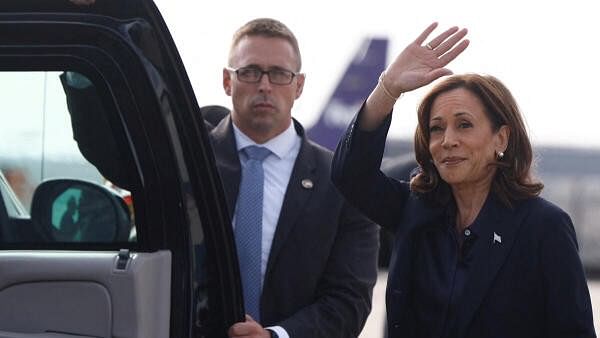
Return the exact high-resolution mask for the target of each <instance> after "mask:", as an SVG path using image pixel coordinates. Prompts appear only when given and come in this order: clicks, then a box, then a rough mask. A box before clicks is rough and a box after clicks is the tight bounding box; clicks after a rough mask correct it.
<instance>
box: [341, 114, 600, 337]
mask: <svg viewBox="0 0 600 338" xmlns="http://www.w3.org/2000/svg"><path fill="white" fill-rule="evenodd" d="M356 119H357V118H356V117H355V120H354V121H353V122H352V124H351V125H350V127H349V128H348V130H347V132H346V134H345V135H344V137H343V138H342V140H341V141H340V143H339V145H338V148H337V150H336V153H335V158H334V161H333V167H332V179H333V181H334V183H335V185H336V186H337V187H338V189H339V190H340V191H341V192H342V193H343V194H344V195H345V197H346V198H347V199H348V201H349V202H350V203H352V204H354V205H355V206H356V207H358V208H359V209H360V210H362V211H363V212H364V213H365V214H366V215H367V216H368V217H370V218H371V219H372V220H373V221H375V222H376V223H378V224H380V225H381V226H383V227H385V228H388V229H390V230H392V231H394V233H395V239H394V251H393V253H392V260H391V264H390V270H389V275H388V284H387V294H386V305H387V320H388V337H389V338H398V337H416V335H417V334H416V332H417V330H418V328H416V327H415V326H416V323H415V320H414V318H413V315H414V311H413V309H412V306H411V303H413V302H418V301H419V300H418V299H413V297H412V293H411V291H412V290H411V287H410V285H411V281H412V279H411V271H412V268H413V266H412V262H413V261H414V259H413V257H414V255H415V246H416V245H418V243H419V242H418V241H417V240H416V239H417V238H419V237H420V236H423V235H425V236H426V235H427V231H428V229H431V228H432V227H438V226H440V224H443V221H442V220H441V217H442V213H443V211H442V210H441V209H442V208H439V207H438V208H435V207H432V206H431V205H430V204H428V203H426V202H425V201H424V200H423V199H422V198H420V197H418V196H417V195H415V194H413V193H411V192H410V191H409V187H408V184H407V183H406V182H399V181H396V180H394V179H391V178H388V177H386V176H385V175H384V174H383V173H381V171H380V170H379V167H380V164H381V159H382V156H383V149H384V146H385V139H386V137H387V131H388V128H389V125H390V122H391V116H390V117H388V118H387V119H386V121H385V122H384V123H383V125H382V126H381V127H380V128H379V129H377V130H375V131H373V132H364V131H360V130H358V127H357V126H356ZM478 221H479V222H478V223H479V224H488V225H491V226H485V227H483V228H486V229H485V232H484V233H480V234H479V238H478V239H477V241H476V242H475V244H474V246H473V247H472V249H471V250H473V253H474V255H473V257H475V260H474V261H473V263H472V265H471V266H470V268H469V272H468V273H469V275H468V277H467V278H468V279H467V282H466V285H465V288H464V292H463V298H462V299H461V300H460V301H459V305H458V308H457V318H456V323H455V330H454V331H453V332H452V334H451V336H452V337H461V338H462V337H472V338H485V337H490V338H492V337H497V338H518V337H523V338H535V337H540V338H542V337H544V338H549V337H561V338H562V337H595V336H596V335H595V333H594V324H593V319H592V307H591V302H590V296H589V291H588V288H587V283H586V279H585V276H584V272H583V268H582V265H581V261H580V259H579V255H578V252H577V251H578V248H577V241H576V238H575V231H574V229H573V224H572V222H571V219H570V217H569V215H567V214H566V213H565V212H564V211H562V210H561V209H560V208H558V207H557V206H555V205H553V204H552V203H550V202H548V201H546V200H544V199H542V198H531V199H527V200H521V201H516V202H515V203H513V206H512V208H509V207H507V206H505V205H504V204H502V203H500V201H498V200H497V199H496V198H495V197H494V194H493V193H490V196H488V199H487V201H486V202H485V204H484V206H483V208H482V210H481V212H480V213H479V216H478Z"/></svg>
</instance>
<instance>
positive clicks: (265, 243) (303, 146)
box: [211, 19, 378, 338]
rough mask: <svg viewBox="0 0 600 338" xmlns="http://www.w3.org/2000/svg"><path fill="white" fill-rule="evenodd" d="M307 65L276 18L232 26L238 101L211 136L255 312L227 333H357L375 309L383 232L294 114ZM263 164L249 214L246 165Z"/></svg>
mask: <svg viewBox="0 0 600 338" xmlns="http://www.w3.org/2000/svg"><path fill="white" fill-rule="evenodd" d="M300 69H301V58H300V52H299V49H298V43H297V41H296V38H295V37H294V35H293V33H292V32H291V31H290V30H289V29H288V28H287V27H286V26H285V25H283V24H282V23H281V22H278V21H276V20H272V19H257V20H253V21H250V22H248V23H247V24H245V25H244V26H242V27H241V28H240V29H239V30H238V31H237V32H236V33H235V35H234V37H233V41H232V45H231V49H230V53H229V65H228V67H226V68H224V69H223V87H224V89H225V93H226V94H227V95H229V96H231V99H232V106H233V108H232V111H231V114H230V115H229V116H227V117H225V118H224V119H223V120H222V121H221V122H220V123H219V124H218V125H217V126H216V127H215V128H214V129H213V130H212V131H211V138H212V141H213V145H214V148H215V156H216V157H217V166H218V168H219V171H220V173H221V178H222V180H223V184H224V188H225V194H226V196H227V199H228V202H229V206H230V214H231V215H232V218H233V223H234V229H235V231H234V232H235V234H236V243H237V249H238V257H239V259H240V269H241V271H242V284H244V301H245V306H246V312H247V313H248V315H247V316H246V321H245V322H241V323H236V324H234V325H233V326H232V327H231V328H230V329H229V336H230V337H282V338H283V337H290V338H304V337H306V338H315V337H328V338H329V337H357V336H358V335H359V333H360V331H361V329H362V327H363V325H364V323H365V320H366V318H367V316H368V314H369V312H370V309H371V292H372V288H373V286H374V284H375V281H376V277H377V267H376V261H377V249H378V232H377V231H378V230H377V227H376V225H375V224H373V223H371V222H370V221H368V220H366V219H365V218H364V217H363V216H362V215H360V214H358V213H357V211H356V210H355V209H353V208H352V207H350V206H349V205H348V204H347V203H346V202H345V200H343V198H342V197H341V196H340V195H339V193H338V192H337V190H336V189H335V188H334V187H333V185H332V184H331V182H330V179H329V177H330V163H331V159H332V154H331V153H330V152H329V151H328V150H325V149H324V148H322V147H320V146H318V145H316V144H315V143H312V142H311V141H309V140H307V139H306V136H305V135H304V129H303V128H302V126H301V125H300V124H299V123H298V122H297V121H295V120H293V119H292V117H291V109H292V106H293V104H294V101H295V100H296V99H297V98H299V97H300V95H301V94H302V89H303V85H304V79H305V75H304V74H302V73H300ZM256 146H258V148H262V150H264V148H266V149H268V150H266V151H265V153H266V157H265V158H264V160H255V159H254V158H253V157H252V156H253V155H251V153H250V152H248V151H247V149H246V148H251V149H256ZM256 161H259V164H258V167H257V168H258V169H256V170H259V171H260V173H261V174H260V175H261V177H260V184H261V185H264V188H262V187H261V188H258V191H255V192H254V193H253V194H254V195H253V196H254V197H255V198H253V200H252V201H251V202H256V200H259V202H260V201H262V207H261V206H260V203H259V204H258V205H259V206H258V207H257V208H259V209H262V212H258V213H259V215H258V216H252V217H250V216H247V214H245V213H244V212H246V211H244V210H246V209H247V208H246V204H247V203H251V202H247V198H246V197H245V196H246V192H247V190H246V189H247V188H246V183H245V182H246V181H248V180H249V178H248V177H250V174H247V171H246V170H248V171H249V168H250V167H252V168H254V167H255V166H256V163H255V162H256ZM260 161H262V163H260ZM261 164H262V166H261ZM261 167H262V168H261ZM252 170H255V169H252ZM255 211H256V210H255ZM259 211H260V210H259ZM254 218H258V222H257V223H258V225H257V228H256V230H255V232H260V236H258V237H260V239H259V240H257V241H258V242H259V246H260V250H259V251H258V252H259V254H258V255H259V256H260V257H259V258H258V259H257V261H258V263H256V261H255V262H254V263H256V264H258V265H260V270H259V271H260V275H259V277H258V279H259V280H258V284H252V283H253V282H256V280H253V279H252V278H254V277H249V275H251V274H252V273H251V272H248V273H247V272H246V271H248V266H249V265H252V264H253V263H249V262H248V261H252V259H253V258H252V257H250V256H252V253H250V250H251V249H249V248H247V242H248V241H250V239H249V238H250V237H257V236H252V235H251V234H248V233H247V232H245V233H243V231H246V230H242V228H244V229H245V228H246V226H247V224H246V223H247V220H248V219H254ZM242 233H243V234H242ZM252 250H256V249H254V248H253V249H252ZM254 252H257V251H254ZM251 270H252V269H251V268H250V271H251Z"/></svg>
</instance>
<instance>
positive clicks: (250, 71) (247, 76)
mask: <svg viewBox="0 0 600 338" xmlns="http://www.w3.org/2000/svg"><path fill="white" fill-rule="evenodd" d="M225 69H227V70H228V71H230V72H234V73H235V74H236V76H237V78H238V80H240V81H242V82H246V83H258V82H260V80H262V77H263V75H264V74H267V77H268V78H269V82H270V83H271V84H274V85H289V84H290V83H292V81H293V80H294V77H296V76H297V75H298V74H300V73H294V72H292V71H291V70H285V69H281V68H273V69H269V70H262V69H260V68H258V67H241V68H238V69H233V68H229V67H226V68H225Z"/></svg>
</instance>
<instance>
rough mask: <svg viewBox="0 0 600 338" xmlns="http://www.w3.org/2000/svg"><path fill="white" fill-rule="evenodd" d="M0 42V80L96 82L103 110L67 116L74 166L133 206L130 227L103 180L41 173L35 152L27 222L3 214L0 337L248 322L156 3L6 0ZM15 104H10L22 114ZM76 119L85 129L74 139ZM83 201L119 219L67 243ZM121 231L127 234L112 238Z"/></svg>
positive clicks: (200, 332) (185, 85) (223, 217)
mask: <svg viewBox="0 0 600 338" xmlns="http://www.w3.org/2000/svg"><path fill="white" fill-rule="evenodd" d="M0 36H1V37H2V38H1V39H0V69H1V71H2V72H0V73H4V74H10V76H20V77H27V76H29V75H31V74H42V75H43V78H44V83H45V85H44V90H45V91H44V93H48V92H49V91H48V90H47V89H46V85H47V83H54V84H56V83H59V84H60V82H59V81H60V80H59V75H60V74H64V72H74V73H77V74H81V75H83V76H84V77H85V78H87V79H89V80H90V81H91V82H92V83H93V85H94V88H95V90H96V91H97V101H96V102H89V103H88V105H89V110H90V113H89V114H88V115H84V116H79V117H77V118H76V117H75V116H73V115H71V116H69V115H66V116H68V117H70V119H71V121H70V122H71V125H70V126H69V128H68V130H69V131H70V132H72V134H73V135H68V137H72V136H75V139H76V140H78V142H79V144H78V149H77V150H78V151H79V152H81V154H79V158H80V159H82V158H83V159H84V161H83V162H86V161H87V162H89V163H88V164H89V166H90V167H92V168H93V167H95V168H98V169H99V171H100V174H102V176H104V177H103V179H109V180H111V181H119V183H121V185H126V187H125V188H126V189H127V190H129V191H130V192H131V197H132V199H133V208H132V210H134V213H133V214H134V216H133V217H131V219H130V218H127V217H128V216H124V215H126V213H121V211H123V210H121V209H120V208H121V207H122V205H120V202H118V196H116V195H114V194H109V193H107V192H106V191H104V190H103V188H102V187H101V184H102V180H100V179H99V180H98V181H97V182H92V183H89V182H82V181H81V180H80V177H79V172H78V169H77V168H78V167H77V166H76V165H75V164H73V165H70V168H68V170H67V169H65V170H62V171H61V172H54V173H51V174H50V173H47V172H48V170H49V169H48V168H49V167H50V163H51V160H50V152H48V151H46V150H43V151H42V152H41V153H42V155H40V158H36V161H38V160H39V161H38V162H39V163H37V164H36V165H37V166H38V167H41V170H40V171H41V172H42V174H41V175H39V176H41V177H38V178H37V179H35V180H33V181H35V182H33V183H30V184H31V185H32V191H33V198H32V199H31V202H30V203H31V210H32V212H31V217H18V218H17V217H11V216H10V215H8V214H6V213H3V215H0V216H2V217H1V218H0V221H1V224H0V226H1V227H2V232H0V234H1V235H2V237H0V336H6V337H27V336H28V335H31V336H36V337H37V335H40V334H44V333H46V334H48V333H54V334H56V335H57V336H58V337H60V336H61V335H64V336H65V337H78V336H81V337H85V336H93V337H113V336H114V337H117V336H118V337H225V336H226V331H227V329H228V327H229V326H230V325H231V324H232V323H234V322H236V321H239V320H241V319H242V318H243V313H244V311H243V305H242V304H243V302H242V298H241V291H240V281H239V271H238V266H237V260H236V254H235V246H234V241H233V235H232V230H231V222H230V219H229V216H228V214H227V207H226V205H225V199H224V197H223V192H222V187H221V182H220V179H219V175H218V173H217V170H216V166H215V161H214V156H213V152H212V149H211V146H210V143H209V140H208V137H207V130H206V128H205V124H204V121H203V119H202V117H201V115H200V112H199V108H198V105H197V102H196V99H195V96H194V93H193V92H192V87H191V85H190V83H189V80H188V77H187V75H186V72H185V69H184V67H183V64H182V62H181V60H180V57H179V55H178V53H177V50H176V48H175V45H174V43H173V41H172V38H171V36H170V34H169V32H168V30H167V28H166V26H165V23H164V21H163V20H162V18H161V16H160V14H159V12H158V10H157V8H156V7H155V5H154V4H153V3H152V1H150V0H98V1H96V3H95V4H93V5H91V6H76V5H74V4H72V3H71V2H70V1H67V0H43V1H33V0H14V1H13V0H5V1H2V2H1V3H0ZM49 78H50V80H49ZM1 81H2V80H1V79H0V82H1ZM49 81H50V82H49ZM13 82H14V83H15V85H14V86H15V87H17V85H16V83H17V81H13ZM11 90H12V89H11ZM23 90H27V89H23ZM25 94H26V93H25ZM23 97H24V98H23V99H19V100H18V103H20V104H22V105H23V106H26V105H27V100H28V99H27V97H28V96H27V95H24V96H23ZM48 100H56V101H61V100H62V102H65V101H68V100H69V97H64V96H63V97H54V96H51V97H48V95H47V94H45V96H44V104H45V105H46V106H49V103H48V102H49V101H48ZM99 106H101V107H102V109H97V108H98V107H99ZM15 109H16V108H15ZM49 113H50V110H47V109H46V108H44V115H43V116H40V120H41V123H44V126H46V125H47V124H48V123H50V122H48V116H49V115H47V114H49ZM17 115H18V114H14V115H11V112H10V110H9V109H4V110H3V113H2V120H3V124H5V126H10V123H14V125H13V126H11V128H13V129H14V128H18V126H19V122H18V121H19V116H17ZM77 119H83V120H84V121H87V122H90V121H93V122H91V125H92V127H91V128H88V129H89V130H84V131H83V132H82V131H81V130H79V131H78V130H71V128H70V127H71V126H73V127H75V129H77V123H76V121H75V120H77ZM11 120H12V121H13V122H11ZM31 123H32V125H36V123H37V122H36V121H32V122H31ZM62 125H64V124H62ZM88 127H89V126H88ZM7 128H8V127H7ZM44 128H46V127H44ZM45 130H46V129H44V131H45ZM78 133H79V134H80V135H79V136H81V135H84V136H85V137H88V138H89V140H88V141H89V144H86V143H85V142H82V141H81V140H80V139H78V137H77V136H78V135H77V134H78ZM5 135H8V132H7V133H5ZM0 140H1V141H0V142H2V143H4V146H10V147H11V148H12V149H13V150H14V149H17V150H19V149H20V148H19V147H20V144H18V142H16V141H14V140H12V139H8V138H4V137H3V138H0ZM19 140H20V139H19ZM42 141H43V146H42V148H43V149H46V148H47V147H48V146H49V145H51V144H52V142H53V140H52V138H51V137H48V135H47V134H46V135H44V136H43V140H42ZM36 142H37V141H36ZM8 144H10V145H8ZM90 145H91V146H90ZM88 146H89V147H88ZM2 149H4V150H6V152H7V153H10V150H11V149H9V148H1V147H0V165H2V164H5V163H8V160H7V159H6V158H7V157H3V155H5V154H2V153H1V152H2ZM20 153H21V152H18V154H20ZM13 155H14V154H13ZM81 155H83V156H81ZM9 157H10V156H9ZM53 159H54V160H55V161H58V162H60V161H62V160H63V159H62V158H61V156H60V155H53ZM3 161H4V163H3ZM20 163H24V162H23V161H21V162H20ZM73 163H75V162H73ZM107 167H110V168H112V169H113V171H111V170H107V169H106V168H107ZM115 172H116V173H117V174H114V173H115ZM107 173H108V174H107ZM111 175H115V176H114V177H111ZM30 176H35V175H30ZM55 177H66V178H69V179H70V180H57V179H54V178H55ZM98 177H101V176H98ZM122 178H125V179H124V180H120V179H122ZM48 179H50V180H48ZM123 182H125V183H123ZM95 185H96V187H94V186H95ZM73 191H75V192H74V193H73ZM82 191H83V192H85V191H91V192H93V193H94V194H96V195H97V197H98V199H92V202H93V203H92V205H94V208H95V209H96V211H98V210H100V209H99V208H105V209H101V210H104V211H105V212H103V213H102V215H106V214H107V213H113V212H114V213H115V215H117V216H115V217H112V218H107V220H105V222H107V223H106V224H104V225H103V224H102V222H100V223H101V224H100V225H101V226H106V227H109V228H111V229H113V230H114V231H113V230H111V231H109V232H104V235H103V236H104V237H98V236H99V235H98V236H97V237H94V236H95V235H94V233H93V232H87V233H84V232H82V230H81V229H80V230H78V232H77V234H74V233H73V234H74V235H72V236H71V235H69V236H66V235H65V236H63V235H64V234H66V233H67V232H66V230H65V229H66V226H67V225H65V224H69V226H72V224H71V223H72V222H73V221H74V220H76V221H80V220H82V219H83V218H84V216H86V212H87V211H86V210H87V209H84V208H83V202H82V198H83V197H81V196H83V195H82ZM67 192H71V195H68V194H67ZM85 194H87V195H89V193H85ZM65 196H70V197H68V198H67V197H65ZM73 196H75V197H73ZM61 198H62V199H63V200H61ZM61 201H62V202H61ZM0 202H2V201H0ZM94 203H95V204H94ZM100 203H104V204H103V205H102V206H100ZM0 207H1V208H0V209H2V210H6V206H5V205H2V206H0ZM67 210H69V211H68V212H67ZM0 213H2V211H1V210H0ZM90 215H91V214H90ZM90 215H88V216H90ZM59 216H61V217H59ZM123 217H125V218H123ZM59 218H60V219H61V220H60V222H58V221H57V219H59ZM101 218H102V217H96V218H95V219H94V220H95V222H96V223H99V221H100V219H101ZM65 219H66V220H67V221H69V222H67V223H65V221H64V220H65ZM123 222H125V223H123ZM127 222H132V223H133V225H134V230H135V232H134V236H131V235H130V234H129V233H128V234H123V231H117V230H115V229H116V228H115V227H116V226H117V224H116V223H119V224H121V225H122V226H125V227H126V228H127V226H129V225H128V224H127ZM123 224H125V225H123ZM61 227H64V228H61ZM127 229H128V228H127ZM59 232H60V233H62V235H60V236H58V235H56V234H57V233H59ZM117 233H120V234H119V235H117ZM107 234H108V235H107ZM106 236H108V237H106ZM36 334H37V335H36Z"/></svg>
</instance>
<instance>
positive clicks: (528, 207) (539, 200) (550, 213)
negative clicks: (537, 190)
mask: <svg viewBox="0 0 600 338" xmlns="http://www.w3.org/2000/svg"><path fill="white" fill-rule="evenodd" d="M517 203H518V204H520V207H521V208H525V211H528V212H529V214H530V215H531V216H536V217H538V218H550V219H552V218H556V217H564V216H567V217H568V214H567V213H566V212H565V211H564V210H563V209H562V208H561V207H559V206H558V205H556V204H554V203H553V202H551V201H548V200H547V199H545V198H543V197H539V196H538V197H532V198H528V199H525V200H523V201H522V202H520V203H519V202H517Z"/></svg>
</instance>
